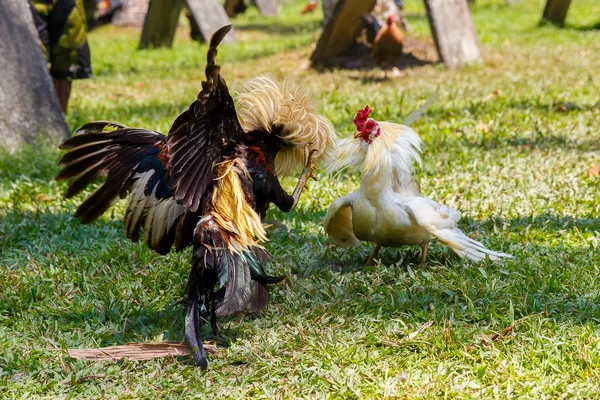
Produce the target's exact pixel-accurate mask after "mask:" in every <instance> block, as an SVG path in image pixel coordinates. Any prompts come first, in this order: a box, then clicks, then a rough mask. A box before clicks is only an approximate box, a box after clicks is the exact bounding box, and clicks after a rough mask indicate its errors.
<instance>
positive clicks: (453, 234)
mask: <svg viewBox="0 0 600 400" xmlns="http://www.w3.org/2000/svg"><path fill="white" fill-rule="evenodd" d="M431 233H432V234H433V235H434V236H435V237H437V238H438V239H440V240H441V241H442V242H444V243H446V244H447V245H448V246H449V247H450V248H451V249H452V250H453V251H454V252H455V253H456V254H458V255H459V256H460V257H461V258H465V257H466V258H468V259H470V260H473V261H481V260H483V259H485V258H486V257H489V258H490V260H499V259H501V258H512V256H511V255H510V254H506V253H501V252H497V251H493V250H490V249H488V248H486V247H485V246H484V245H483V244H482V243H481V242H478V241H477V240H473V239H471V238H469V237H468V236H467V235H465V234H464V233H463V232H462V231H461V230H460V229H458V228H454V229H441V230H436V231H433V232H431Z"/></svg>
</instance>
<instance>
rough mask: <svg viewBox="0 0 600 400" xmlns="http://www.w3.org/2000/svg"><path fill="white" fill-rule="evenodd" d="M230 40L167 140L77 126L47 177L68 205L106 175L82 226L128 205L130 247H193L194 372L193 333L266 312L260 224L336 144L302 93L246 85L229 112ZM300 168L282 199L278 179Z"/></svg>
mask: <svg viewBox="0 0 600 400" xmlns="http://www.w3.org/2000/svg"><path fill="white" fill-rule="evenodd" d="M230 29H231V27H230V26H225V27H223V28H221V29H219V30H218V31H217V32H215V33H214V34H213V36H212V38H211V40H210V45H209V50H208V54H207V65H206V68H205V73H206V81H204V82H202V91H201V92H200V93H199V94H198V96H197V99H196V100H195V101H194V102H193V103H192V104H191V105H190V107H189V108H188V109H187V110H186V111H184V112H183V113H182V114H181V115H179V117H178V118H177V119H176V120H175V122H174V123H173V126H172V127H171V129H170V131H169V135H168V136H165V135H162V134H160V133H158V132H153V131H149V130H146V129H140V128H129V127H126V126H124V125H121V124H118V123H110V122H92V123H89V124H86V125H84V126H82V127H81V128H80V129H79V130H78V131H77V133H78V134H77V135H76V136H74V137H72V138H70V139H68V140H67V141H65V142H64V143H63V144H62V145H61V149H67V150H68V152H67V153H66V154H64V155H63V157H62V158H61V160H60V161H59V163H60V165H61V166H62V167H63V169H62V170H61V171H60V173H59V174H58V175H57V177H56V179H57V180H64V179H72V181H71V182H70V185H69V188H68V189H67V192H66V194H65V196H66V197H67V198H70V197H73V196H74V195H76V194H77V193H79V192H81V191H82V190H83V189H84V188H85V187H86V186H87V185H88V184H90V183H91V182H92V181H94V180H95V179H96V178H98V177H99V176H101V175H106V180H105V181H104V183H103V184H102V185H101V186H100V187H99V188H98V189H97V190H96V191H95V192H94V193H93V194H92V195H91V196H89V197H88V198H87V199H86V200H85V201H84V202H83V203H82V204H81V205H80V206H79V208H78V209H77V211H76V213H75V216H76V217H79V218H81V221H82V223H84V224H87V223H91V222H93V221H94V220H96V219H97V218H98V217H99V216H100V215H101V214H103V213H104V212H105V211H106V210H107V209H108V208H109V207H110V205H111V204H112V203H113V202H114V201H115V200H116V199H117V197H120V198H124V197H126V196H129V202H128V204H127V208H126V211H125V216H124V225H125V231H126V234H127V237H128V238H130V239H131V240H133V241H137V240H139V238H140V235H141V229H142V228H143V230H144V233H145V241H146V244H147V246H148V247H149V248H151V249H152V250H154V251H156V252H157V253H159V254H166V253H168V252H169V251H170V250H171V248H175V250H176V251H180V250H182V249H184V248H185V247H187V246H193V255H192V268H191V272H190V275H189V280H188V283H187V287H186V289H185V301H186V303H187V314H186V318H185V336H186V339H187V341H188V342H189V344H190V346H191V348H192V350H193V351H194V356H195V359H196V362H197V363H198V364H199V365H200V366H201V367H202V368H206V367H207V365H208V363H207V360H206V353H205V352H204V347H203V345H202V339H201V333H200V328H201V325H202V323H203V321H210V323H211V326H212V329H213V332H214V333H216V331H217V324H216V317H217V316H227V315H231V314H233V313H236V312H239V311H242V310H251V311H254V312H258V311H260V310H261V309H262V308H263V307H264V306H265V305H266V303H267V301H268V291H267V284H269V283H276V282H279V281H280V280H281V279H282V278H281V277H274V276H270V275H268V274H267V273H266V272H265V271H264V269H263V264H264V262H265V260H266V257H267V252H266V250H265V249H264V248H263V247H262V246H261V245H260V243H261V242H262V241H264V240H266V232H265V229H264V227H263V224H262V218H261V217H264V215H265V213H266V211H267V208H268V206H269V204H270V203H274V204H275V205H276V206H277V207H279V208H280V209H281V210H283V211H289V210H291V209H292V208H293V207H294V206H295V205H296V204H297V202H298V199H299V197H300V194H301V192H302V189H303V187H304V185H305V184H306V182H307V180H308V179H309V178H310V177H311V176H312V171H313V168H314V166H313V161H315V160H317V159H319V158H322V157H325V156H327V154H328V153H329V151H330V150H331V149H332V148H333V146H334V143H335V133H334V131H333V127H332V125H331V123H329V121H327V120H326V119H325V118H324V117H323V116H321V115H319V114H317V113H316V111H315V109H314V108H313V107H312V106H310V104H308V102H307V96H306V93H304V92H303V91H301V90H298V89H295V88H291V87H288V86H279V85H277V84H276V83H275V82H273V80H272V79H271V78H269V77H262V78H255V79H253V80H251V81H250V82H249V83H248V84H246V85H245V87H244V88H243V90H242V93H240V94H239V99H238V110H237V112H236V107H235V105H234V102H233V99H232V97H231V95H230V94H229V91H228V88H227V85H226V83H225V80H224V79H223V78H222V77H221V74H220V71H221V69H220V67H219V66H218V65H216V64H215V57H216V55H217V46H218V45H219V43H220V42H221V40H222V39H223V38H224V37H225V35H226V34H227V33H228V32H229V30H230ZM238 112H239V119H238ZM302 162H303V163H304V165H305V168H304V169H303V171H302V174H301V176H300V179H299V181H298V184H297V186H296V189H295V191H294V193H293V195H291V196H290V195H288V194H287V193H286V192H285V191H284V190H283V188H282V187H281V184H280V183H279V179H278V173H279V174H281V173H289V172H290V171H291V170H293V169H294V168H295V167H296V166H298V164H300V163H302Z"/></svg>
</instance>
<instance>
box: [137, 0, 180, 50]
mask: <svg viewBox="0 0 600 400" xmlns="http://www.w3.org/2000/svg"><path fill="white" fill-rule="evenodd" d="M183 5H184V3H183V0H150V5H149V6H148V13H147V14H146V20H145V21H144V29H143V30H142V38H141V40H140V49H146V48H149V47H171V46H172V45H173V39H174V38H175V30H177V22H178V21H179V14H181V10H182V9H183Z"/></svg>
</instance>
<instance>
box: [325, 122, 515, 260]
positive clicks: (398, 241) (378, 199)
mask: <svg viewBox="0 0 600 400" xmlns="http://www.w3.org/2000/svg"><path fill="white" fill-rule="evenodd" d="M379 125H380V128H381V134H380V136H379V137H376V138H374V139H373V141H372V142H371V143H366V142H365V141H364V140H362V139H360V138H358V139H354V138H348V139H343V140H341V141H340V145H339V147H338V149H337V150H336V151H335V153H334V154H333V158H334V160H335V161H333V163H332V164H331V166H330V168H329V169H330V170H337V169H339V168H343V167H346V166H360V167H361V172H362V177H361V183H360V188H359V190H358V191H357V192H354V193H351V194H349V195H347V196H344V197H342V198H340V199H337V200H335V201H334V202H333V204H332V205H331V206H330V208H329V210H328V212H327V216H326V217H325V223H324V225H325V232H326V233H327V234H328V235H329V237H330V239H331V240H332V242H333V243H334V244H336V245H338V246H341V247H354V246H358V245H359V244H360V241H368V242H373V243H375V244H378V245H381V246H384V247H400V246H404V245H422V244H425V243H426V242H428V241H429V240H430V239H431V237H432V236H435V237H437V238H438V239H440V240H441V241H443V242H444V243H446V244H447V245H448V246H449V247H450V248H451V249H452V250H453V251H454V252H456V253H457V254H458V255H459V256H461V257H468V258H470V259H472V260H476V261H478V260H481V259H484V258H485V257H486V256H487V257H490V258H491V259H498V258H502V257H510V255H508V254H505V253H499V252H494V251H491V250H488V249H486V248H485V246H483V245H482V244H481V243H479V242H477V241H475V240H472V239H470V238H468V237H467V236H466V235H465V234H464V233H462V231H460V230H459V229H458V228H457V223H458V221H459V219H460V214H459V213H458V211H456V210H454V209H452V208H449V207H447V206H444V205H440V204H438V203H436V202H435V201H433V200H430V199H427V198H424V197H421V196H420V191H419V188H418V186H417V185H416V183H415V181H414V179H413V174H414V168H413V166H414V164H415V163H419V164H420V163H421V158H420V156H419V152H420V150H421V140H420V138H419V136H418V135H417V134H416V133H415V132H414V131H413V130H412V129H410V128H409V127H407V126H402V125H397V124H391V123H386V122H379Z"/></svg>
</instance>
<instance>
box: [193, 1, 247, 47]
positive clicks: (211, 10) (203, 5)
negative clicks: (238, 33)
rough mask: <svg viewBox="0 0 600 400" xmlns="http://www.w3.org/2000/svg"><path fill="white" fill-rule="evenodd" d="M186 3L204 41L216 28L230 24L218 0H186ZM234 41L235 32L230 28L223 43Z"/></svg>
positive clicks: (208, 38) (207, 39)
mask: <svg viewBox="0 0 600 400" xmlns="http://www.w3.org/2000/svg"><path fill="white" fill-rule="evenodd" d="M186 3H187V6H188V8H189V9H190V12H191V14H192V18H194V20H195V21H196V23H197V24H198V27H199V28H200V34H201V35H202V37H203V38H204V40H205V41H206V42H208V41H209V40H210V37H211V36H212V34H213V33H215V32H216V31H217V30H219V29H220V28H222V27H224V26H225V25H229V24H231V22H230V21H229V17H228V16H227V13H226V12H225V9H224V8H223V6H222V5H221V3H220V2H219V0H186ZM235 41H236V39H235V32H234V30H233V29H231V31H230V32H229V33H228V34H227V36H225V38H224V39H223V43H234V42H235Z"/></svg>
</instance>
